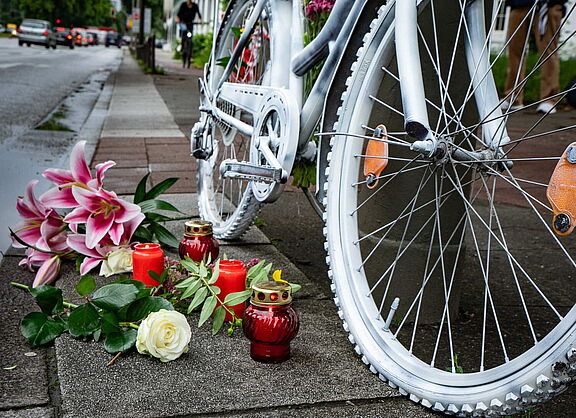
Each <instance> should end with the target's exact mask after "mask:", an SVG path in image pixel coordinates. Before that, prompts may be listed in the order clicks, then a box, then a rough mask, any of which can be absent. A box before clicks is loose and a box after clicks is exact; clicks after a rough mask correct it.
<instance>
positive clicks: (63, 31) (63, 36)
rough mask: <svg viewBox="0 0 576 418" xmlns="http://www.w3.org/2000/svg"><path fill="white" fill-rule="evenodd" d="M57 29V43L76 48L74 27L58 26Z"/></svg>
mask: <svg viewBox="0 0 576 418" xmlns="http://www.w3.org/2000/svg"><path fill="white" fill-rule="evenodd" d="M55 29H56V43H57V44H58V45H64V46H67V47H68V48H70V49H74V31H73V29H68V28H63V27H57V28H55Z"/></svg>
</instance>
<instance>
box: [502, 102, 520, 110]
mask: <svg viewBox="0 0 576 418" xmlns="http://www.w3.org/2000/svg"><path fill="white" fill-rule="evenodd" d="M509 107H510V109H508V108H509ZM523 107H524V105H521V104H519V105H512V106H510V102H509V101H508V100H505V101H504V102H502V104H501V105H500V109H502V111H504V112H511V111H513V110H519V109H522V108H523Z"/></svg>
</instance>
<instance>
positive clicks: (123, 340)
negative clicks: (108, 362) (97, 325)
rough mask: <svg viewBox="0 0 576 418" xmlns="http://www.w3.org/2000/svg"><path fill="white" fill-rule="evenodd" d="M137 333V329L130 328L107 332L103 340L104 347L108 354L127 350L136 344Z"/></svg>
mask: <svg viewBox="0 0 576 418" xmlns="http://www.w3.org/2000/svg"><path fill="white" fill-rule="evenodd" d="M137 335H138V331H136V330H135V329H132V328H126V329H123V330H121V331H120V332H113V333H112V334H108V335H107V336H106V339H105V340H104V349H105V350H106V351H107V352H109V353H110V354H115V353H119V352H124V351H128V350H130V349H131V348H132V347H133V346H134V344H136V337H137Z"/></svg>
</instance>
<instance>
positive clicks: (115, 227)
mask: <svg viewBox="0 0 576 418" xmlns="http://www.w3.org/2000/svg"><path fill="white" fill-rule="evenodd" d="M72 194H73V196H74V199H75V200H76V201H77V202H78V204H79V205H80V206H79V207H77V208H76V209H74V210H73V211H72V212H70V213H69V214H68V215H67V216H66V217H65V218H64V222H69V223H71V224H79V223H85V224H86V246H87V247H88V248H90V249H93V248H94V247H95V246H96V245H97V244H98V243H99V242H100V241H101V240H102V239H103V238H104V237H105V236H106V235H107V234H108V235H109V237H110V239H111V240H112V243H113V244H115V245H119V244H120V241H121V238H122V236H123V235H124V233H125V231H124V223H125V222H128V221H130V220H132V219H134V218H135V217H137V216H138V215H139V214H141V209H140V206H138V205H135V204H133V203H128V202H126V201H124V200H121V199H120V198H118V196H117V195H116V193H114V192H109V191H106V190H104V189H100V190H97V191H95V190H91V189H83V188H81V187H77V186H73V187H72Z"/></svg>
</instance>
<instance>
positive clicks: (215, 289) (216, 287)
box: [210, 286, 221, 295]
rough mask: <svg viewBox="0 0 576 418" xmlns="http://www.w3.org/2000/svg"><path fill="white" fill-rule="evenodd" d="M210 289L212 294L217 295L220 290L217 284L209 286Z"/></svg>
mask: <svg viewBox="0 0 576 418" xmlns="http://www.w3.org/2000/svg"><path fill="white" fill-rule="evenodd" d="M210 290H211V291H212V293H213V294H215V295H219V294H220V292H221V290H220V288H219V287H218V286H210Z"/></svg>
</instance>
